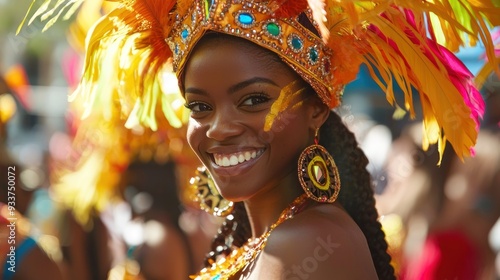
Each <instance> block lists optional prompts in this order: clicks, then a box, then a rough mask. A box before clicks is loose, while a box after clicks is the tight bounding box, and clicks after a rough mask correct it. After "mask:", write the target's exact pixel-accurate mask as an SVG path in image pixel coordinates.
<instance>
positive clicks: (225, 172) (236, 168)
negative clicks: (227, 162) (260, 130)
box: [207, 148, 266, 177]
mask: <svg viewBox="0 0 500 280" xmlns="http://www.w3.org/2000/svg"><path fill="white" fill-rule="evenodd" d="M247 151H248V152H253V151H261V152H260V153H258V155H257V156H256V157H255V158H252V159H249V160H247V161H244V162H242V163H239V164H237V165H233V166H220V165H217V164H216V163H215V158H214V154H225V155H230V154H235V153H241V152H247ZM265 151H266V148H245V149H237V150H236V149H232V148H214V149H210V150H209V151H207V155H208V158H209V160H210V164H211V167H212V170H213V172H215V173H216V174H217V175H219V176H223V177H226V176H236V175H241V174H243V173H245V172H247V171H248V170H249V169H250V168H252V166H254V165H255V164H256V163H257V161H258V160H259V159H260V157H261V156H262V155H263V154H264V152H265ZM214 175H215V174H214Z"/></svg>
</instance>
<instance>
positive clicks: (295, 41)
mask: <svg viewBox="0 0 500 280" xmlns="http://www.w3.org/2000/svg"><path fill="white" fill-rule="evenodd" d="M291 43H292V48H294V49H296V50H301V49H302V40H300V38H299V37H297V36H293V38H292V42H291Z"/></svg>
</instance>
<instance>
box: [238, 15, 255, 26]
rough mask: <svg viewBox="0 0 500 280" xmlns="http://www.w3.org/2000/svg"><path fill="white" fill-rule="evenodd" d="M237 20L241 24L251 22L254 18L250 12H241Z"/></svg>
mask: <svg viewBox="0 0 500 280" xmlns="http://www.w3.org/2000/svg"><path fill="white" fill-rule="evenodd" d="M238 21H239V22H240V23H242V24H248V25H249V24H252V23H253V21H254V19H253V16H252V15H251V14H250V13H241V14H239V15H238Z"/></svg>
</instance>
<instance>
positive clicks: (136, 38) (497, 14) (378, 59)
mask: <svg viewBox="0 0 500 280" xmlns="http://www.w3.org/2000/svg"><path fill="white" fill-rule="evenodd" d="M82 1H83V0H78V1H75V0H71V1H70V0H59V1H57V3H56V7H54V8H52V9H49V8H48V7H49V6H50V3H51V2H52V1H51V0H46V1H45V3H44V5H43V6H42V8H40V9H39V10H38V12H37V13H35V16H34V17H37V16H41V17H42V19H47V20H48V24H47V25H50V24H52V23H53V21H54V20H55V19H57V18H58V17H59V16H60V15H61V14H62V13H63V11H65V10H66V9H69V11H71V10H72V9H73V8H74V7H75V5H78V4H79V3H81V2H82ZM115 2H119V3H120V6H118V7H117V8H116V9H114V10H113V11H111V12H110V13H109V14H107V15H106V16H104V17H103V18H102V19H101V20H100V21H99V22H98V23H97V24H96V25H95V26H94V28H93V30H92V31H91V35H90V36H89V37H88V39H87V44H86V45H87V57H86V61H85V69H84V70H85V71H84V75H83V78H82V81H81V83H80V86H79V88H78V89H77V90H76V92H75V93H74V95H82V96H84V98H85V99H86V100H87V106H88V108H91V107H92V104H93V103H94V102H95V100H96V97H97V96H98V95H99V94H101V93H102V92H107V91H110V92H113V94H114V98H113V99H112V100H113V103H116V102H118V103H119V105H120V106H119V107H120V112H121V116H122V117H124V118H128V122H127V123H128V124H130V123H139V124H141V125H144V126H146V127H150V128H152V129H157V127H158V125H157V118H156V117H157V114H156V112H157V111H158V110H160V111H161V112H163V114H164V116H165V117H166V119H167V120H168V121H169V122H170V123H171V124H172V125H174V126H178V125H180V123H179V120H178V119H177V118H175V117H173V114H172V110H171V104H170V103H169V101H170V100H169V99H168V98H166V96H165V95H164V94H162V91H161V88H162V83H163V79H162V73H164V72H165V71H168V69H169V67H171V65H172V64H173V66H174V68H175V71H176V72H177V73H180V72H181V71H182V67H183V63H184V62H185V61H186V58H187V57H188V55H189V53H190V51H191V50H192V49H193V46H194V45H195V44H196V42H197V41H198V39H199V38H201V36H203V34H204V33H205V32H206V31H207V30H213V31H217V32H222V33H227V34H231V35H234V36H239V37H243V38H246V39H248V40H250V41H252V42H254V43H256V44H258V45H260V46H262V47H264V48H267V49H269V50H271V51H273V52H275V53H277V54H278V55H280V56H281V58H282V59H283V60H284V61H285V62H286V63H288V64H289V65H290V66H291V67H292V68H293V69H295V71H296V72H297V73H299V74H300V75H301V76H302V78H303V79H304V80H306V81H307V82H309V83H310V84H311V85H312V86H313V88H315V90H316V91H317V92H318V94H319V96H320V97H321V98H322V100H323V101H324V102H325V103H326V104H327V105H329V106H330V107H331V108H333V107H335V106H337V105H339V103H340V102H341V100H340V99H341V93H342V89H343V87H344V85H345V84H347V83H349V82H351V81H352V80H353V79H355V77H356V75H357V73H358V71H359V67H360V65H361V64H365V65H366V66H367V67H368V69H369V72H370V74H371V76H372V78H373V79H374V80H375V81H376V82H377V84H378V85H379V86H380V87H381V88H382V89H383V90H384V91H385V93H386V97H387V100H388V101H389V103H391V104H394V103H395V98H394V93H393V83H396V84H397V85H398V86H399V87H400V88H401V89H402V90H403V92H404V94H405V104H404V106H402V107H404V108H405V109H407V110H409V111H410V114H411V116H414V109H413V103H412V95H413V92H414V91H415V90H416V91H417V92H418V94H419V96H420V100H421V104H422V109H423V110H422V111H423V124H424V126H423V127H424V130H425V133H424V135H425V137H424V143H423V145H424V148H426V147H427V146H428V145H429V144H432V143H438V148H439V151H440V153H441V154H442V153H443V150H444V146H445V142H446V140H447V141H449V142H450V143H451V145H452V146H453V148H454V150H455V151H456V153H457V154H458V156H459V157H464V156H469V155H471V153H472V148H473V146H474V145H475V141H476V137H477V130H478V123H479V118H480V117H481V115H482V114H483V110H484V102H483V101H482V99H481V96H480V94H479V92H478V90H477V86H480V84H478V85H475V84H474V80H473V76H472V74H471V73H470V72H469V71H468V70H467V68H466V67H465V66H464V65H463V63H462V62H461V61H459V60H458V59H457V58H456V57H455V55H454V54H453V52H454V51H457V50H458V48H459V47H460V46H466V45H475V44H477V42H479V41H480V42H482V43H483V44H484V46H485V47H486V53H487V56H488V63H489V65H490V68H489V69H490V70H496V71H498V62H499V60H498V59H497V58H496V57H495V54H494V49H493V44H492V40H491V37H490V34H489V28H490V27H491V26H496V25H499V23H500V4H499V3H498V1H465V0H434V1H414V0H405V1H394V0H392V1H391V0H370V1H369V0H364V1H363V0H361V1H352V0H349V1H347V0H308V1H306V0H293V1H292V0H288V1H287V0H268V1H263V0H262V1H259V0H250V1H242V0H178V1H173V0H121V1H119V0H116V1H115ZM56 11H57V12H56Z"/></svg>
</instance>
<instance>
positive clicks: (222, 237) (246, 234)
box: [205, 202, 251, 266]
mask: <svg viewBox="0 0 500 280" xmlns="http://www.w3.org/2000/svg"><path fill="white" fill-rule="evenodd" d="M250 235H251V231H250V222H249V221H248V217H247V213H246V210H245V205H244V204H243V202H237V203H235V204H234V209H233V211H232V212H231V214H229V215H228V216H227V217H226V219H225V220H224V222H223V223H222V225H221V227H220V228H219V230H218V231H217V235H216V236H215V238H214V240H213V241H212V244H211V247H210V250H211V251H210V252H209V253H208V254H207V256H206V257H205V266H210V265H211V264H212V263H213V262H215V260H216V259H217V256H219V255H221V254H223V255H229V254H230V253H231V251H232V249H233V248H232V247H233V246H236V247H241V246H243V244H245V242H246V241H247V240H248V238H250Z"/></svg>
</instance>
